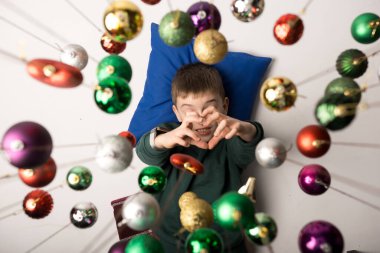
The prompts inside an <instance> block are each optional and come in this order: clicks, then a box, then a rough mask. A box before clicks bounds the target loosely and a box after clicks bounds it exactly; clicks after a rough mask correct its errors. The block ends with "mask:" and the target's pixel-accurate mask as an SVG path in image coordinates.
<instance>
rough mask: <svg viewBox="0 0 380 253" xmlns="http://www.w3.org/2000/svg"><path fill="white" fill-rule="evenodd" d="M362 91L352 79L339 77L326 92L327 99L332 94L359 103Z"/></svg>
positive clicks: (329, 85) (328, 86)
mask: <svg viewBox="0 0 380 253" xmlns="http://www.w3.org/2000/svg"><path fill="white" fill-rule="evenodd" d="M361 93H362V91H361V89H360V86H359V85H358V84H357V83H356V82H355V81H354V80H352V79H351V78H348V77H339V78H336V79H334V80H333V81H331V82H330V83H329V84H328V85H327V87H326V90H325V97H328V96H330V95H331V94H341V95H343V96H346V97H349V98H350V99H352V101H353V102H354V103H359V102H360V99H361V96H362V94H361Z"/></svg>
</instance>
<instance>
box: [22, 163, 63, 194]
mask: <svg viewBox="0 0 380 253" xmlns="http://www.w3.org/2000/svg"><path fill="white" fill-rule="evenodd" d="M56 172H57V166H56V164H55V162H54V160H53V158H51V157H50V158H49V160H48V161H47V162H46V163H44V164H43V165H41V166H39V167H36V168H30V169H24V168H20V169H19V170H18V176H19V177H20V179H21V180H22V181H23V182H24V183H25V184H27V185H29V186H31V187H44V186H46V185H48V184H50V182H51V181H53V179H54V177H55V174H56Z"/></svg>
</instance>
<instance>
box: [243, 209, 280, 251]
mask: <svg viewBox="0 0 380 253" xmlns="http://www.w3.org/2000/svg"><path fill="white" fill-rule="evenodd" d="M255 218H256V222H257V225H256V226H253V227H252V228H249V229H246V230H245V234H246V235H247V237H248V238H249V239H250V240H251V241H252V242H253V243H255V244H257V245H268V244H270V243H272V242H273V240H274V239H275V238H276V236H277V225H276V222H275V221H274V219H273V218H272V217H270V216H269V215H268V214H266V213H256V214H255Z"/></svg>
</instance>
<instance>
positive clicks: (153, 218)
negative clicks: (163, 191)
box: [122, 192, 160, 231]
mask: <svg viewBox="0 0 380 253" xmlns="http://www.w3.org/2000/svg"><path fill="white" fill-rule="evenodd" d="M122 216H123V218H124V222H125V223H126V224H127V226H128V227H130V228H132V229H134V230H137V231H142V230H146V229H148V228H151V227H152V226H153V225H154V224H155V223H156V222H157V221H158V219H159V217H160V206H159V204H158V202H157V200H156V199H155V198H154V197H153V196H152V195H150V194H149V193H146V192H139V193H136V194H134V195H132V196H130V197H128V199H127V200H126V201H125V202H124V204H123V208H122Z"/></svg>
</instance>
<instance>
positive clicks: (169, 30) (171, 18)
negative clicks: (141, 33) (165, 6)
mask: <svg viewBox="0 0 380 253" xmlns="http://www.w3.org/2000/svg"><path fill="white" fill-rule="evenodd" d="M158 32H159V34H160V37H161V39H162V40H163V41H164V42H165V44H167V45H169V46H172V47H180V46H184V45H186V44H187V43H189V42H190V41H191V40H192V38H193V36H194V34H195V26H194V24H193V21H192V20H191V18H190V16H189V14H187V13H186V12H183V11H180V10H176V11H171V12H169V13H168V14H166V15H165V16H164V17H163V18H162V19H161V22H160V26H159V29H158Z"/></svg>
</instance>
